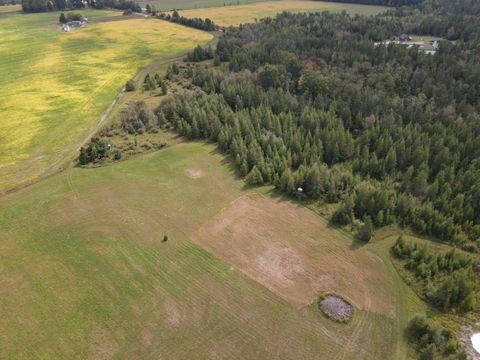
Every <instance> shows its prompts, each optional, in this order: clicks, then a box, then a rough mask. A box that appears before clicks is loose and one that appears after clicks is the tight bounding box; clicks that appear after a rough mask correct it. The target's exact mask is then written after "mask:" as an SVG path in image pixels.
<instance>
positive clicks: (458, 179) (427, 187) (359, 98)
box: [158, 12, 480, 251]
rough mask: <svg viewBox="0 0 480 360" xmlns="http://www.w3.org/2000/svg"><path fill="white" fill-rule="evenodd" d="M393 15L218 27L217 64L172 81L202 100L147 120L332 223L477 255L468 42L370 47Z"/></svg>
mask: <svg viewBox="0 0 480 360" xmlns="http://www.w3.org/2000/svg"><path fill="white" fill-rule="evenodd" d="M438 16H441V15H438ZM396 17H397V18H398V19H397V21H391V20H390V17H389V16H378V17H376V18H366V17H354V18H351V17H349V16H348V15H346V14H337V15H334V14H322V15H313V14H311V15H301V14H300V15H292V14H282V15H279V16H278V17H277V18H276V19H274V20H265V21H262V22H260V23H258V24H254V25H245V26H242V27H241V28H237V29H229V30H228V31H227V32H226V34H225V35H224V36H223V37H222V39H220V41H219V43H218V46H217V49H216V52H215V62H216V63H217V64H219V63H220V62H226V63H228V65H226V66H227V67H225V65H224V66H222V67H215V68H213V69H211V68H205V67H203V66H196V67H193V68H191V69H189V70H188V71H186V72H184V73H183V75H182V74H181V75H180V76H181V77H183V78H185V79H189V80H191V83H192V85H193V86H196V87H197V88H199V89H201V90H202V91H201V92H200V93H199V94H197V95H195V96H190V97H184V98H181V97H177V98H175V99H172V100H171V101H170V102H169V103H168V104H166V105H164V106H162V107H161V108H159V109H158V116H159V122H160V123H162V124H163V123H170V124H172V125H173V126H174V127H175V128H176V129H177V130H178V131H179V132H180V133H182V134H183V135H186V136H188V137H190V138H207V139H210V140H212V141H216V142H218V143H219V145H220V147H221V149H223V150H224V151H225V152H227V153H229V154H231V155H232V157H233V158H234V159H235V162H236V164H237V165H238V167H239V170H240V172H241V174H242V176H245V177H246V179H247V181H249V182H251V183H252V184H263V183H271V184H274V185H276V186H277V188H278V189H279V190H281V191H283V192H285V193H288V194H291V195H293V196H300V194H299V192H298V189H299V188H301V189H302V193H301V196H306V197H308V198H311V199H318V198H322V199H324V200H326V201H329V202H341V206H340V208H339V210H338V211H337V213H336V214H335V215H334V221H336V222H338V223H340V224H347V223H352V222H354V221H356V219H358V220H360V221H363V222H370V221H371V222H372V223H373V224H374V225H375V226H377V227H378V226H383V225H388V224H392V223H399V224H401V225H404V226H411V227H412V228H413V229H414V230H416V231H417V232H418V233H421V234H426V235H431V236H433V237H436V238H438V239H440V240H443V241H446V242H449V243H451V244H455V245H458V246H462V247H464V248H466V249H468V250H471V251H477V250H478V239H479V237H480V182H479V180H480V179H479V177H478V174H479V170H480V159H479V156H480V127H479V120H480V115H479V112H480V103H479V102H478V99H479V96H480V67H479V66H478V65H479V62H480V51H479V44H478V41H468V42H463V41H459V42H458V43H456V44H455V45H454V44H452V43H449V42H447V41H445V42H442V45H441V48H440V51H438V52H437V53H436V54H435V55H426V54H423V53H421V52H419V51H418V50H417V49H416V48H406V47H402V46H394V45H390V46H374V41H376V40H380V39H382V38H389V37H391V36H394V35H399V34H400V33H402V32H404V31H405V28H404V27H403V26H398V27H394V28H392V24H395V23H398V24H402V19H403V18H404V17H403V15H402V13H401V12H399V13H398V14H397V15H396ZM404 20H405V24H404V25H405V26H409V19H408V17H406V18H405V19H404ZM382 34H383V35H382ZM207 95H208V96H207Z"/></svg>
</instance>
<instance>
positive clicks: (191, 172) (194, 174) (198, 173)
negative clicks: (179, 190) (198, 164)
mask: <svg viewBox="0 0 480 360" xmlns="http://www.w3.org/2000/svg"><path fill="white" fill-rule="evenodd" d="M185 173H186V174H187V176H188V177H189V178H192V179H198V178H200V177H202V176H203V171H202V170H196V169H187V170H185Z"/></svg>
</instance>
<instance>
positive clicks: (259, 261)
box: [193, 194, 395, 316]
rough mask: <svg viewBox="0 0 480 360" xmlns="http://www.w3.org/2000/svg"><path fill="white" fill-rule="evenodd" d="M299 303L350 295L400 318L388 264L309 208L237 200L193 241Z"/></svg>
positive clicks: (357, 304)
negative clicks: (328, 295)
mask: <svg viewBox="0 0 480 360" xmlns="http://www.w3.org/2000/svg"><path fill="white" fill-rule="evenodd" d="M193 240H194V241H195V242H197V243H198V244H200V245H202V246H203V247H205V248H206V249H208V250H209V251H211V252H213V253H214V254H215V255H216V256H218V257H219V258H221V259H223V260H225V261H227V262H229V263H230V264H232V265H233V266H235V267H237V268H238V269H240V270H241V271H242V272H243V273H244V274H246V275H248V276H249V277H251V278H253V279H254V280H256V281H258V282H259V283H261V284H262V285H264V286H265V287H267V288H268V289H270V290H271V291H273V292H275V293H276V294H278V295H279V296H281V297H282V298H284V299H286V300H288V301H289V302H291V303H294V304H296V305H300V306H303V305H309V304H311V303H313V302H314V301H315V300H316V299H317V296H318V295H319V293H320V292H323V291H332V292H337V293H342V294H345V296H346V297H347V298H349V299H350V300H351V302H352V304H353V305H354V306H355V307H357V308H359V309H364V310H369V311H374V312H378V313H382V314H386V315H389V316H393V315H394V309H395V303H394V292H393V285H392V283H391V281H390V279H389V276H388V272H387V270H386V268H385V266H384V264H383V263H382V261H381V260H380V259H379V258H378V257H377V256H375V255H374V254H373V253H371V252H369V251H368V250H366V249H364V248H360V249H350V246H351V240H349V239H347V238H345V237H343V236H342V235H341V234H339V233H338V232H336V231H334V230H331V229H329V228H328V227H327V225H326V224H325V223H324V222H323V221H322V220H321V219H320V218H319V217H318V216H316V215H315V214H313V213H312V212H311V211H309V210H307V209H305V208H298V207H295V206H294V205H292V204H290V203H288V202H284V201H277V200H274V199H272V198H269V197H265V196H262V195H258V194H255V195H249V196H244V197H241V198H238V199H236V200H235V201H234V202H232V203H231V204H230V205H229V206H228V207H226V208H225V209H223V210H222V211H221V212H220V213H219V214H217V215H216V216H214V217H213V218H211V219H210V220H209V221H208V222H206V223H205V224H203V226H201V227H200V229H199V230H198V232H197V233H196V235H195V236H194V239H193Z"/></svg>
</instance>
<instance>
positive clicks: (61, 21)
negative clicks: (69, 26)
mask: <svg viewBox="0 0 480 360" xmlns="http://www.w3.org/2000/svg"><path fill="white" fill-rule="evenodd" d="M58 21H60V24H65V23H66V22H67V18H66V17H65V14H64V13H63V12H62V13H61V14H60V18H59V19H58Z"/></svg>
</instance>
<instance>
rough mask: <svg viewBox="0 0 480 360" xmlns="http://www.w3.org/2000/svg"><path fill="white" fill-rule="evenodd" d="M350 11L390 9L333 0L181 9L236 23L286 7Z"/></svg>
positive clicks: (284, 0)
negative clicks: (333, 0)
mask: <svg viewBox="0 0 480 360" xmlns="http://www.w3.org/2000/svg"><path fill="white" fill-rule="evenodd" d="M343 10H345V11H346V12H347V13H349V14H361V15H375V14H378V13H381V12H383V11H386V10H388V7H385V6H372V5H360V4H345V3H332V2H326V1H308V0H279V1H265V2H257V3H253V4H241V5H238V6H222V7H215V8H208V9H191V10H184V11H181V12H180V13H181V15H183V16H185V17H188V18H193V17H199V18H209V19H211V20H213V21H214V22H215V23H216V24H218V25H221V26H236V25H239V24H245V23H251V22H254V21H255V20H260V19H263V18H266V17H273V16H275V15H277V14H279V13H281V12H283V11H288V12H319V11H330V12H341V11H343Z"/></svg>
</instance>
